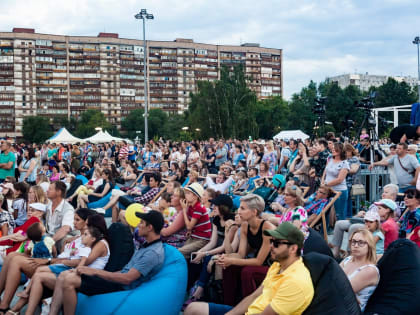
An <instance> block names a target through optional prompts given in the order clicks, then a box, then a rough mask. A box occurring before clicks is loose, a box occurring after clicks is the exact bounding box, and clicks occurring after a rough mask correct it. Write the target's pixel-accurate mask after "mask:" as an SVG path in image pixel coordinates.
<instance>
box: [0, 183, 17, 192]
mask: <svg viewBox="0 0 420 315" xmlns="http://www.w3.org/2000/svg"><path fill="white" fill-rule="evenodd" d="M0 186H1V187H3V188H7V189H10V190H12V191H15V187H14V186H13V184H12V183H3V184H1V185H0Z"/></svg>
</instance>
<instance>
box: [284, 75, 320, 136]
mask: <svg viewBox="0 0 420 315" xmlns="http://www.w3.org/2000/svg"><path fill="white" fill-rule="evenodd" d="M317 93H318V89H317V86H316V83H315V82H313V81H311V82H310V83H309V85H308V86H307V87H304V88H302V90H301V91H300V93H298V94H293V95H292V99H291V101H290V102H289V108H290V115H289V119H288V120H289V122H290V124H289V126H288V127H289V129H301V130H302V131H304V132H306V133H308V134H312V133H313V127H314V121H315V120H316V116H315V114H313V113H312V108H313V106H314V105H315V98H316V96H317Z"/></svg>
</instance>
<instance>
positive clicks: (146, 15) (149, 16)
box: [134, 9, 154, 143]
mask: <svg viewBox="0 0 420 315" xmlns="http://www.w3.org/2000/svg"><path fill="white" fill-rule="evenodd" d="M134 17H135V18H136V19H137V20H143V63H144V67H143V76H144V80H143V82H144V143H147V141H148V140H149V139H148V138H149V131H148V126H147V116H148V115H149V113H148V98H147V75H146V61H147V59H146V56H147V55H146V19H147V20H153V19H154V16H153V14H150V13H147V10H146V9H141V10H140V12H139V13H137V14H136V15H135V16H134Z"/></svg>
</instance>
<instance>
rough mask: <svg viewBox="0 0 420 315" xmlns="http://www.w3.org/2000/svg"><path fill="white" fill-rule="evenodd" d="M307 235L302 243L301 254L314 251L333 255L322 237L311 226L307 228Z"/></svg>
mask: <svg viewBox="0 0 420 315" xmlns="http://www.w3.org/2000/svg"><path fill="white" fill-rule="evenodd" d="M308 230H309V236H308V238H307V239H306V240H305V243H304V244H303V255H306V254H309V253H312V252H315V253H318V254H324V255H327V256H330V257H333V254H332V252H331V249H330V247H329V246H328V244H327V242H326V241H325V240H324V238H323V237H322V236H321V234H319V233H318V232H317V231H315V230H314V229H312V228H308Z"/></svg>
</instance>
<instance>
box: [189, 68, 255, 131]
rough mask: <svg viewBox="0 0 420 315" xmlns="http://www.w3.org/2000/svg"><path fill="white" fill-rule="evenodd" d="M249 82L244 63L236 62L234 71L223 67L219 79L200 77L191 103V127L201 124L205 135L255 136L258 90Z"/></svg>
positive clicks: (197, 126) (194, 127)
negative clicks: (242, 64) (250, 87)
mask: <svg viewBox="0 0 420 315" xmlns="http://www.w3.org/2000/svg"><path fill="white" fill-rule="evenodd" d="M246 82H247V78H246V77H245V73H244V70H243V67H242V66H235V67H234V68H233V70H232V71H231V70H230V69H228V68H227V67H222V69H221V71H220V80H217V81H214V82H208V81H198V82H197V92H196V93H192V94H191V102H190V105H189V113H188V117H189V122H190V127H191V128H192V129H193V130H195V129H197V128H199V129H200V130H201V135H202V137H203V138H209V137H217V138H219V137H225V138H226V137H234V138H242V139H243V138H247V137H248V136H253V137H255V136H256V135H257V132H258V126H257V123H256V121H255V112H256V102H257V101H256V94H255V93H254V92H253V91H251V90H250V89H249V88H248V86H247V84H246Z"/></svg>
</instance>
